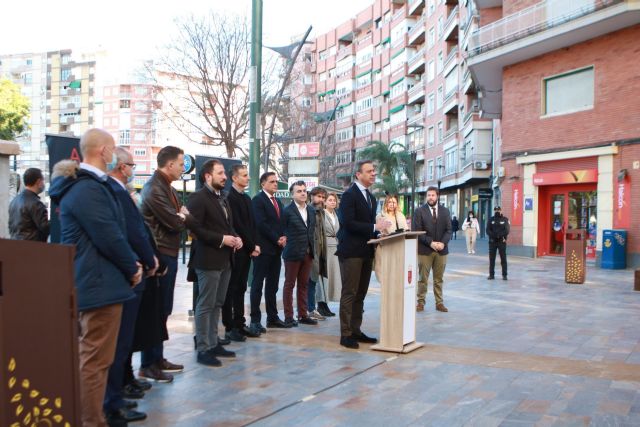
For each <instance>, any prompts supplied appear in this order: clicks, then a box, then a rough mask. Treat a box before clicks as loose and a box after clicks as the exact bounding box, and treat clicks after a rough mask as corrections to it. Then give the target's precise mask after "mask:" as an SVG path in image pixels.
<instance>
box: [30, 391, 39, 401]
mask: <svg viewBox="0 0 640 427" xmlns="http://www.w3.org/2000/svg"><path fill="white" fill-rule="evenodd" d="M39 395H40V392H39V391H38V390H31V393H29V397H30V398H32V399H35V398H36V397H38V396H39Z"/></svg>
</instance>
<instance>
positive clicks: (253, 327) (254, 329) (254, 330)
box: [247, 323, 263, 337]
mask: <svg viewBox="0 0 640 427" xmlns="http://www.w3.org/2000/svg"><path fill="white" fill-rule="evenodd" d="M247 330H248V331H249V332H250V334H249V333H248V334H247V336H248V337H259V336H260V335H262V333H263V332H262V325H261V324H260V323H251V324H250V325H249V327H248V328H247Z"/></svg>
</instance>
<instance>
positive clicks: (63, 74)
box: [60, 68, 71, 81]
mask: <svg viewBox="0 0 640 427" xmlns="http://www.w3.org/2000/svg"><path fill="white" fill-rule="evenodd" d="M69 77H71V68H63V69H62V70H60V80H61V81H67V80H69Z"/></svg>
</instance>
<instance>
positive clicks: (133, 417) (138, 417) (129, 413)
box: [105, 408, 147, 426]
mask: <svg viewBox="0 0 640 427" xmlns="http://www.w3.org/2000/svg"><path fill="white" fill-rule="evenodd" d="M105 418H106V420H107V424H109V426H112V425H117V426H121V425H126V423H132V422H135V421H142V420H146V419H147V414H145V413H144V412H139V411H134V410H133V409H124V408H123V409H119V410H117V411H109V412H108V413H106V414H105ZM123 423H124V424H123Z"/></svg>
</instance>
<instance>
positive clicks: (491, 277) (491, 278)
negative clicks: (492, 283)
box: [487, 276, 495, 280]
mask: <svg viewBox="0 0 640 427" xmlns="http://www.w3.org/2000/svg"><path fill="white" fill-rule="evenodd" d="M494 279H495V277H493V276H489V277H487V280H494Z"/></svg>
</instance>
